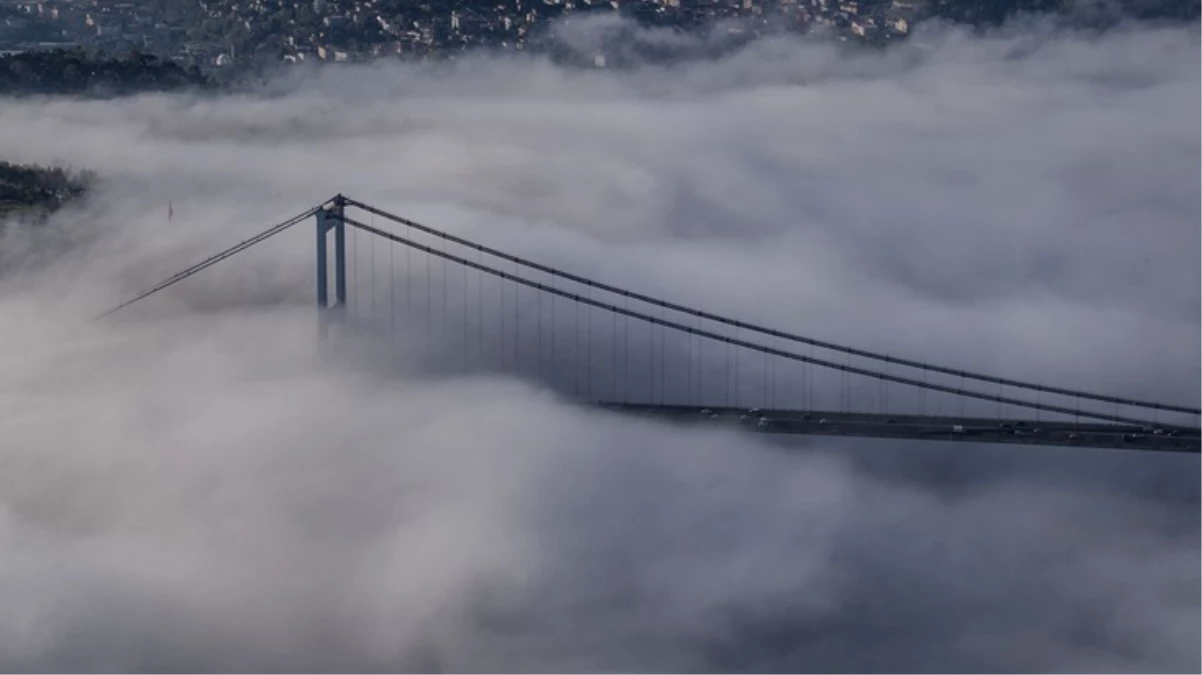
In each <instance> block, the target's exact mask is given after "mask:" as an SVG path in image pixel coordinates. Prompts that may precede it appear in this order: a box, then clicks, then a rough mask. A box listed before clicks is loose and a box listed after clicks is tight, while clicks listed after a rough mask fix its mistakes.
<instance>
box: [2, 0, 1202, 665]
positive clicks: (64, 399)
mask: <svg viewBox="0 0 1202 675" xmlns="http://www.w3.org/2000/svg"><path fill="white" fill-rule="evenodd" d="M574 30H576V31H578V32H577V33H576V34H572V35H570V36H569V37H570V38H571V39H573V40H576V41H577V42H578V44H580V45H582V48H584V47H583V46H585V45H588V44H590V40H596V39H599V38H598V32H602V31H607V30H614V26H612V25H611V24H608V23H605V22H602V23H599V24H595V25H591V26H590V25H586V26H584V27H578V28H575V29H574ZM643 39H661V38H660V37H657V36H655V35H650V36H644V38H643ZM1200 54H1202V50H1200V49H1199V38H1198V35H1197V30H1196V26H1186V27H1181V28H1171V27H1155V26H1145V25H1129V26H1126V27H1122V28H1119V29H1115V30H1112V31H1109V32H1106V33H1104V34H1092V33H1091V34H1086V33H1069V32H1064V31H1058V30H1053V29H1052V28H1049V27H1042V26H1033V25H1024V26H1021V27H1011V28H1006V29H1003V30H1000V31H998V32H995V33H992V34H988V35H978V36H970V35H968V34H966V33H963V32H959V31H957V30H953V29H948V28H932V29H924V31H923V32H922V33H920V34H919V35H917V36H915V37H914V39H913V40H911V42H910V44H907V45H903V46H899V47H896V48H891V49H890V50H889V51H887V52H885V53H883V54H877V53H872V54H860V55H855V54H852V53H846V52H843V51H840V50H839V49H837V48H835V47H833V46H831V45H829V44H826V43H822V42H801V41H794V40H767V41H763V42H760V43H757V44H755V45H752V46H751V47H750V48H748V49H746V50H744V51H742V52H740V53H738V54H735V55H732V56H729V57H725V58H722V59H718V60H706V61H697V62H693V63H690V64H685V65H679V66H673V67H650V66H647V67H642V68H637V69H633V70H629V71H622V72H615V71H604V70H597V71H579V70H566V69H560V68H557V67H555V66H553V65H550V64H548V63H546V62H542V61H538V60H534V59H518V58H499V57H490V56H487V55H478V56H476V57H474V58H471V59H468V60H466V61H463V62H459V63H457V64H454V65H447V66H439V67H433V66H430V67H418V66H404V65H388V66H382V65H381V66H362V67H353V68H340V69H336V70H331V71H328V72H324V73H321V74H311V73H310V74H303V75H292V76H287V77H281V78H279V79H276V80H273V81H272V82H270V83H268V84H267V85H265V86H264V88H263V90H262V91H259V92H255V93H247V94H239V95H226V96H221V97H216V98H198V97H189V96H179V97H172V96H150V95H148V96H139V97H136V98H125V99H116V100H105V101H99V100H93V101H80V100H65V99H38V100H5V101H3V102H2V103H0V156H3V157H4V158H6V159H7V160H9V161H18V162H42V163H45V162H51V161H63V162H69V163H71V164H73V165H76V166H81V167H87V168H92V169H95V170H97V171H99V172H100V174H101V176H102V178H103V183H102V185H101V187H100V190H99V192H98V194H97V195H96V196H95V197H94V198H93V199H92V200H91V201H90V202H89V203H87V204H86V205H84V206H82V207H80V208H76V209H73V210H70V211H65V212H61V213H59V214H57V215H56V216H55V217H54V218H53V220H52V221H51V222H50V223H49V224H48V225H47V226H46V227H44V228H41V229H38V230H30V229H29V228H8V229H7V232H6V235H5V237H4V239H2V240H0V325H3V326H4V329H3V331H0V354H2V356H0V669H3V670H6V671H11V670H19V671H41V670H58V671H80V670H86V671H102V670H103V671H123V670H124V671H166V670H173V671H174V670H188V671H282V670H289V671H293V672H295V671H327V670H339V671H380V670H383V671H392V670H423V671H475V670H502V671H519V670H520V671H551V670H554V671H573V672H574V671H596V670H607V671H642V672H649V671H714V670H717V671H778V670H784V671H820V672H831V671H878V670H888V671H940V672H952V671H956V672H968V671H980V670H989V671H1091V672H1099V671H1128V672H1130V671H1192V672H1196V670H1197V668H1198V666H1199V660H1200V653H1199V642H1198V634H1199V632H1200V630H1202V621H1200V619H1199V592H1200V586H1199V577H1198V568H1199V564H1200V562H1202V561H1200V556H1199V534H1198V525H1199V519H1198V503H1199V489H1198V471H1199V463H1198V459H1197V457H1172V456H1157V455H1138V456H1135V455H1131V454H1126V453H1115V452H1108V451H1100V450H1061V449H1024V448H1012V447H1005V446H1003V447H1000V448H996V447H995V448H982V447H976V446H971V445H946V446H944V445H940V446H931V447H926V446H924V445H922V444H915V443H901V442H884V441H882V442H872V443H849V442H840V441H829V440H813V441H809V442H806V443H804V444H803V445H802V447H796V446H784V445H782V444H780V443H779V442H777V441H774V440H773V439H771V438H765V437H759V436H749V435H745V434H733V433H725V432H708V431H702V430H692V431H684V430H681V429H678V428H673V427H667V426H660V425H657V424H653V423H649V422H643V421H633V420H629V419H623V418H620V417H615V416H609V415H601V414H595V413H589V412H585V411H581V410H578V409H575V408H573V407H571V406H569V405H567V404H566V403H565V402H563V401H560V400H558V399H557V398H556V396H555V395H554V394H552V393H550V392H548V391H546V390H544V389H543V388H541V387H540V386H539V385H538V383H532V382H523V381H516V380H514V379H510V378H504V377H497V376H489V377H484V376H481V377H455V378H432V377H429V376H428V375H425V374H421V373H415V372H408V371H405V370H404V369H402V370H401V372H400V373H398V372H397V371H394V370H391V369H385V368H382V367H374V366H372V365H370V361H367V360H366V359H354V360H351V361H350V362H349V363H348V362H345V361H342V360H324V359H322V358H320V355H319V354H318V353H317V350H316V348H315V347H316V345H315V344H314V330H313V326H314V318H313V309H312V306H311V303H312V300H311V295H310V294H311V292H312V278H311V274H312V266H311V259H312V250H311V245H312V241H311V239H312V238H311V230H310V229H309V228H307V227H304V226H301V227H299V228H297V229H296V230H295V231H292V232H289V233H287V234H285V235H282V236H281V237H279V238H277V239H275V240H272V241H271V242H268V243H267V244H265V245H264V246H262V247H259V248H257V249H255V251H254V252H253V253H250V254H247V256H245V257H244V259H242V260H239V261H237V262H231V263H230V265H229V266H227V267H225V268H214V269H213V270H210V271H209V272H205V273H203V275H202V276H198V277H197V278H196V279H195V280H190V281H189V282H187V284H185V285H181V287H180V288H177V289H172V290H171V291H168V292H167V293H164V294H163V296H162V297H159V298H156V299H155V300H154V302H155V303H156V304H154V305H153V306H152V307H150V308H149V309H146V310H145V311H141V312H137V313H135V314H134V315H133V316H131V317H129V318H127V319H125V320H116V321H107V322H103V323H99V324H87V325H85V324H84V321H86V319H88V318H89V317H91V316H93V315H94V314H96V313H97V312H99V311H102V310H103V309H106V308H107V307H109V306H111V305H112V304H115V303H116V302H118V301H120V300H123V299H124V298H125V297H127V296H129V295H131V294H132V293H134V292H137V291H139V290H141V289H143V288H145V287H147V286H149V285H151V284H153V283H155V282H157V281H158V280H160V279H161V278H163V277H165V276H167V275H169V274H171V273H173V272H175V271H177V270H178V269H180V268H182V267H184V266H186V265H187V264H189V263H191V262H193V261H195V260H197V259H199V258H202V257H204V256H205V255H207V254H209V253H211V252H214V251H217V250H220V249H221V248H224V247H225V246H228V245H230V244H233V243H236V242H237V241H239V240H241V239H244V238H245V237H246V236H248V235H249V234H251V233H254V232H257V231H259V230H262V229H265V228H266V227H267V226H269V225H270V224H272V223H274V222H278V221H280V220H282V219H284V218H286V217H288V216H290V215H292V214H294V213H297V212H300V211H302V210H304V209H306V208H308V207H311V206H313V205H315V204H317V203H319V202H321V201H323V200H325V199H326V198H328V197H330V196H332V195H333V194H335V193H337V192H343V193H346V194H348V195H351V196H354V197H356V198H357V199H360V200H362V201H366V202H370V203H374V204H378V205H380V206H381V207H384V208H388V209H389V210H392V211H394V212H397V213H401V214H403V215H405V216H407V217H411V218H413V219H415V220H419V221H422V222H425V223H429V224H431V225H434V226H436V227H440V228H444V229H447V230H449V231H453V232H455V233H457V234H461V235H463V236H467V237H469V238H473V239H480V240H482V241H485V242H487V243H490V244H493V245H496V246H499V247H502V248H504V249H506V250H509V251H512V252H514V253H518V254H521V255H524V256H527V257H531V258H535V259H538V260H540V261H544V262H547V263H549V264H555V265H558V266H561V267H564V268H566V269H569V270H573V271H576V272H579V273H582V274H586V275H588V276H593V277H596V278H599V279H604V280H608V281H610V282H616V283H621V284H623V285H625V286H627V287H630V288H633V289H635V290H639V291H641V292H646V293H650V294H656V295H663V296H667V297H669V298H672V299H675V300H677V301H680V302H683V303H687V304H692V305H698V306H702V307H705V308H707V309H709V310H710V311H714V312H717V313H721V314H726V315H732V316H736V317H739V318H743V319H746V320H750V321H757V322H761V323H765V324H769V325H772V326H774V327H779V328H782V329H787V330H795V331H798V332H801V333H803V334H808V335H813V336H815V337H819V338H822V339H829V340H833V341H837V342H843V343H847V344H851V345H853V346H857V347H862V348H867V349H875V350H881V351H888V352H889V353H896V354H899V355H903V356H906V357H910V358H917V359H926V360H931V361H937V362H940V363H945V364H947V365H953V366H959V367H965V368H975V369H980V370H984V371H988V372H996V373H1002V374H1005V375H1007V376H1010V377H1015V378H1026V379H1033V380H1038V381H1044V382H1051V383H1055V384H1057V385H1060V386H1066V387H1079V388H1084V389H1090V390H1098V391H1101V392H1105V393H1109V394H1116V395H1126V396H1132V397H1142V398H1152V399H1158V400H1163V401H1166V402H1176V403H1185V404H1192V405H1197V403H1198V400H1199V370H1200V367H1202V364H1200V358H1199V350H1198V345H1199V342H1200V340H1202V331H1200V322H1202V314H1200V311H1199V306H1200V294H1199V287H1200V278H1199V265H1198V251H1199V248H1200V246H1202V241H1200V234H1199V227H1198V223H1199V220H1200V213H1199V196H1200V193H1199V184H1200V182H1202V172H1200V170H1199V162H1198V157H1199V152H1200V150H1202V143H1200V140H1199V127H1198V119H1199V114H1200V111H1199V95H1200V85H1199V77H1200V68H1199V57H1200ZM168 201H170V202H171V203H172V204H173V208H174V212H175V218H174V219H173V221H172V222H170V223H168V222H167V221H166V209H167V203H168ZM222 269H224V270H225V271H224V272H222V271H219V270H222Z"/></svg>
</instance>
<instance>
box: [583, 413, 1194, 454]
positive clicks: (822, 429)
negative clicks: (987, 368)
mask: <svg viewBox="0 0 1202 675" xmlns="http://www.w3.org/2000/svg"><path fill="white" fill-rule="evenodd" d="M593 405H595V406H597V407H600V408H603V409H606V410H613V411H617V412H622V413H626V414H635V415H643V416H650V417H657V418H663V419H668V420H672V421H676V422H686V423H696V424H712V425H722V426H728V427H730V426H733V427H738V428H744V429H748V430H752V431H758V432H761V433H770V434H798V435H814V436H858V437H869V438H899V439H915V440H936V441H957V442H961V443H965V442H978V443H1020V444H1025V445H1058V446H1079V447H1091V448H1122V449H1126V450H1154V451H1161V452H1185V453H1198V452H1199V451H1200V450H1202V438H1200V435H1199V429H1198V428H1196V427H1183V426H1177V425H1167V424H1166V425H1160V426H1147V427H1136V426H1130V425H1121V424H1105V423H1097V422H1082V423H1076V422H1065V421H1037V420H1029V419H1004V418H999V419H991V418H982V417H935V416H925V415H884V414H872V413H841V412H834V411H822V410H812V411H805V410H773V409H758V408H752V409H748V408H722V407H709V408H700V407H695V406H678V405H652V404H642V403H613V402H607V401H600V402H595V403H594V404H593Z"/></svg>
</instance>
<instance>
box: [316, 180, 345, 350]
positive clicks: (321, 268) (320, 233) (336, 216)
mask: <svg viewBox="0 0 1202 675" xmlns="http://www.w3.org/2000/svg"><path fill="white" fill-rule="evenodd" d="M345 209H346V198H345V197H343V196H342V195H341V194H339V195H338V196H336V197H334V198H333V199H332V200H330V203H329V205H328V206H323V207H322V208H320V209H318V210H317V213H316V214H315V216H316V218H317V314H318V321H319V326H320V330H321V337H322V338H324V337H325V336H326V333H327V331H328V330H329V323H330V320H331V319H334V320H341V319H342V318H343V316H345V314H346V221H345V219H344V217H343V216H344V212H345ZM330 230H333V231H334V304H332V305H331V304H330V290H329V283H330V273H329V260H330V256H329V247H328V242H329V238H330Z"/></svg>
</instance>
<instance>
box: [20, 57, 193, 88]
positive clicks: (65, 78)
mask: <svg viewBox="0 0 1202 675" xmlns="http://www.w3.org/2000/svg"><path fill="white" fill-rule="evenodd" d="M213 86H214V82H213V80H212V79H211V78H209V77H207V76H206V75H204V74H203V73H201V72H200V70H199V69H198V68H195V67H192V68H184V67H182V66H180V65H179V64H177V63H174V62H172V61H169V60H162V59H159V58H158V57H157V56H154V55H151V54H142V53H139V52H133V53H131V54H130V55H129V56H127V57H125V58H119V59H117V58H106V57H102V56H99V55H95V54H89V53H87V52H85V51H83V50H65V49H55V50H47V51H30V52H20V53H17V54H8V55H4V56H0V96H5V95H8V96H22V95H35V94H67V95H88V96H106V95H107V96H113V95H122V94H136V93H141V92H150V91H179V90H183V89H207V88H211V87H213Z"/></svg>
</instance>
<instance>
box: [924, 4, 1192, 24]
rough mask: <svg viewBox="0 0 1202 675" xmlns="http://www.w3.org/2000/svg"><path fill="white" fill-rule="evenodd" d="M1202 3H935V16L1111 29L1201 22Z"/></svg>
mask: <svg viewBox="0 0 1202 675" xmlns="http://www.w3.org/2000/svg"><path fill="white" fill-rule="evenodd" d="M1200 10H1202V0H934V2H932V4H931V14H933V15H934V16H938V17H941V18H944V19H950V20H952V21H956V22H960V23H968V24H973V25H977V26H987V25H997V24H1000V23H1002V22H1003V21H1005V20H1006V19H1008V18H1010V17H1011V16H1014V15H1015V14H1021V13H1032V14H1041V13H1054V14H1060V15H1061V16H1063V17H1064V18H1065V19H1066V20H1067V21H1069V22H1070V23H1075V24H1087V25H1102V26H1104V25H1110V24H1114V23H1116V22H1118V21H1120V20H1122V19H1142V20H1152V21H1197V20H1198V19H1199V16H1200V15H1202V11H1200Z"/></svg>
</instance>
